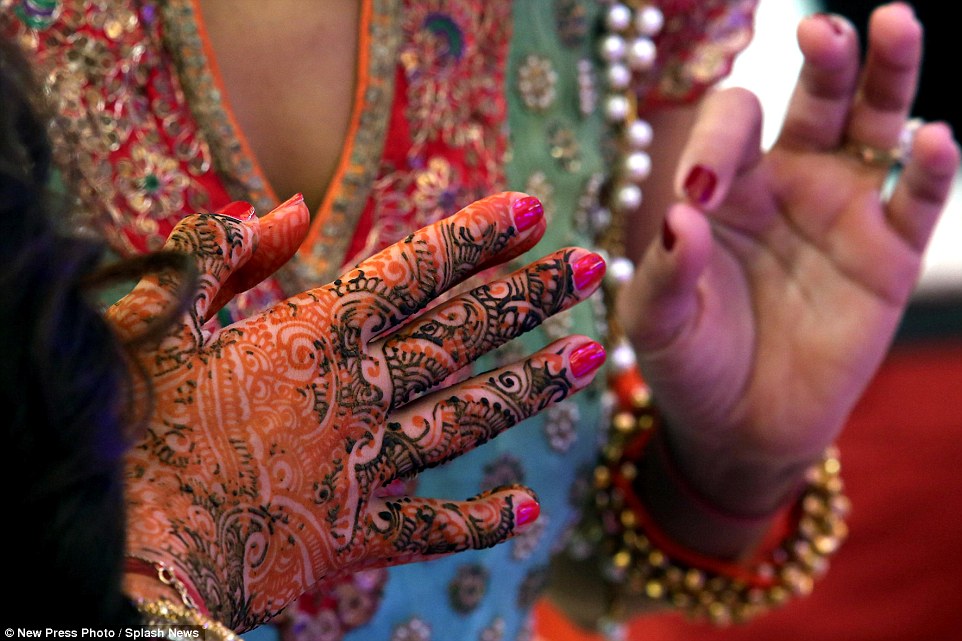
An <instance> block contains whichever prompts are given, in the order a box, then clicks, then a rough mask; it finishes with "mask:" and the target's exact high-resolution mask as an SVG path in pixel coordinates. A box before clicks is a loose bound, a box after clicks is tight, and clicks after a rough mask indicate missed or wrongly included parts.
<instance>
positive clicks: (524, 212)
mask: <svg viewBox="0 0 962 641" xmlns="http://www.w3.org/2000/svg"><path fill="white" fill-rule="evenodd" d="M542 218H544V206H543V205H542V204H541V201H540V200H538V199H537V198H535V197H534V196H525V197H524V198H521V199H520V200H516V201H515V203H514V224H515V226H516V227H517V228H518V231H525V230H526V229H531V228H532V227H534V225H535V224H536V223H537V222H538V221H539V220H541V219H542Z"/></svg>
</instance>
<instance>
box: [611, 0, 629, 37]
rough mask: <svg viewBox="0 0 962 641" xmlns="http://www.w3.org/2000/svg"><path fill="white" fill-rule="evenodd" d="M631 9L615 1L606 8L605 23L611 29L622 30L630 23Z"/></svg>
mask: <svg viewBox="0 0 962 641" xmlns="http://www.w3.org/2000/svg"><path fill="white" fill-rule="evenodd" d="M631 18H632V15H631V9H629V8H628V7H626V6H625V5H623V4H621V3H620V2H616V3H615V4H613V5H611V7H610V8H609V9H608V14H607V15H606V16H605V25H607V27H608V28H609V29H611V30H612V31H624V30H626V29H627V28H628V26H629V25H630V24H631Z"/></svg>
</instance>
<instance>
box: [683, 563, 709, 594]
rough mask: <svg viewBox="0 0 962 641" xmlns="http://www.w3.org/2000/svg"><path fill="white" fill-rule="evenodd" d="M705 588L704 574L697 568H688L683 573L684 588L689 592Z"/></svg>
mask: <svg viewBox="0 0 962 641" xmlns="http://www.w3.org/2000/svg"><path fill="white" fill-rule="evenodd" d="M704 586H705V573H704V572H702V571H701V570H699V569H697V568H689V569H688V571H687V572H685V587H686V588H688V589H689V590H692V591H695V590H700V589H702V588H703V587H704Z"/></svg>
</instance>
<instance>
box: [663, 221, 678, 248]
mask: <svg viewBox="0 0 962 641" xmlns="http://www.w3.org/2000/svg"><path fill="white" fill-rule="evenodd" d="M676 238H677V237H676V236H675V230H673V229H672V228H671V225H669V224H668V218H667V216H666V217H665V219H664V220H663V221H661V245H662V247H664V248H665V251H669V252H670V251H671V250H672V248H673V247H674V246H675V240H676Z"/></svg>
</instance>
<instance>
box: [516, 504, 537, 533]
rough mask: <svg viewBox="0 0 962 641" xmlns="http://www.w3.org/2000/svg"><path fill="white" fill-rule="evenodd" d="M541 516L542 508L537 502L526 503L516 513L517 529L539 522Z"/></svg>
mask: <svg viewBox="0 0 962 641" xmlns="http://www.w3.org/2000/svg"><path fill="white" fill-rule="evenodd" d="M540 514H541V506H540V505H538V503H537V501H525V502H524V503H522V504H521V505H519V506H518V507H517V508H516V509H515V511H514V521H515V524H516V525H517V527H524V526H525V525H527V524H528V523H531V522H533V521H535V520H537V518H538V516H539V515H540Z"/></svg>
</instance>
